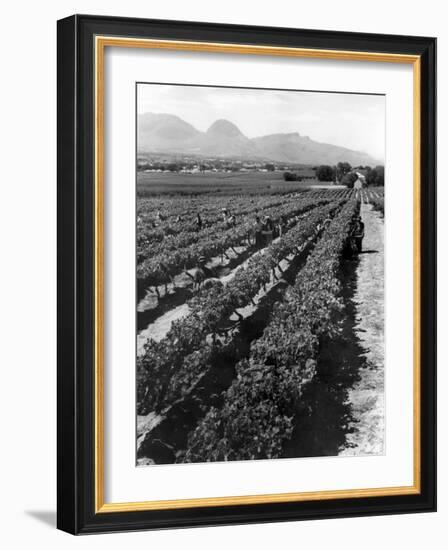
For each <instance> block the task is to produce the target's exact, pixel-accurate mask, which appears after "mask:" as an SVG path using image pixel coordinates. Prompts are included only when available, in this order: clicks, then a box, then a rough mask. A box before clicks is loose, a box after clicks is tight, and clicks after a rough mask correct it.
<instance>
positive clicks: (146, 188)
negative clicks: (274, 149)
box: [137, 172, 319, 196]
mask: <svg viewBox="0 0 448 550" xmlns="http://www.w3.org/2000/svg"><path fill="white" fill-rule="evenodd" d="M318 183H319V182H318V181H317V180H306V181H303V182H295V181H292V182H285V181H284V179H283V172H235V173H224V172H213V173H209V172H206V173H204V174H178V173H175V172H157V173H154V172H150V173H148V172H139V173H138V174H137V193H138V195H139V196H150V195H166V194H168V195H179V194H184V195H191V194H203V193H223V194H225V195H227V194H235V193H244V194H260V193H286V192H290V191H294V190H296V189H297V190H302V189H306V188H307V187H311V186H314V185H316V184H318Z"/></svg>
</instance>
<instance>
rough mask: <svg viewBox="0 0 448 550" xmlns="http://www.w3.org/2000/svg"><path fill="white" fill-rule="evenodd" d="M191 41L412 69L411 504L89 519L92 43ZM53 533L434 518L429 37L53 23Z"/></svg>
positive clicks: (297, 505) (125, 22)
mask: <svg viewBox="0 0 448 550" xmlns="http://www.w3.org/2000/svg"><path fill="white" fill-rule="evenodd" d="M97 35H111V36H121V37H123V36H124V37H141V38H155V39H164V40H194V41H204V42H214V43H226V44H229V43H231V44H238V43H244V44H253V45H260V46H282V47H295V48H310V49H326V50H328V49H330V50H344V51H356V52H360V51H362V52H383V53H392V54H412V55H417V56H420V59H421V90H420V94H421V95H420V97H421V135H420V142H421V164H420V166H421V173H420V176H421V177H420V181H421V189H420V193H421V209H420V216H421V258H420V259H421V326H420V330H421V357H420V360H421V365H422V368H421V380H420V386H421V417H420V424H421V448H420V457H421V491H420V493H419V494H412V495H395V496H378V497H362V498H344V499H333V500H314V501H302V502H282V503H281V502H279V503H269V504H266V503H265V504H250V505H234V506H211V507H204V508H188V509H169V510H151V511H148V510H147V511H123V512H111V513H100V514H99V513H96V512H95V506H94V501H95V465H94V461H95V454H94V453H95V434H94V414H95V413H94V409H95V391H94V360H95V359H94V356H95V353H94V303H95V296H94V286H95V285H94V260H95V257H94V255H95V247H94V230H95V219H94V216H95V210H94V201H95V186H94V173H95V158H94V149H95V147H94V131H95V120H94V101H95V97H94V55H93V44H94V39H95V36H97ZM57 68H58V90H57V98H58V107H57V114H58V127H57V131H58V168H57V176H58V247H57V251H58V267H57V269H58V271H57V277H58V336H57V337H58V387H57V390H58V400H57V408H58V410H57V416H58V428H57V435H58V447H57V452H58V471H57V482H58V492H57V500H58V505H57V509H58V511H57V525H58V528H59V529H62V530H64V531H67V532H69V533H73V534H82V533H100V532H112V531H129V530H140V529H162V528H175V527H193V526H210V525H230V524H241V523H261V522H273V521H276V522H277V521H291V520H305V519H322V518H337V517H354V516H370V515H385V514H401V513H411V512H431V511H435V510H436V391H435V390H436V39H435V38H429V37H412V36H393V35H382V34H360V33H347V32H336V31H318V30H303V29H288V28H269V27H253V26H241V25H222V24H215V23H192V22H184V21H161V20H142V19H131V18H124V17H101V16H90V15H74V16H71V17H68V18H66V19H62V20H60V21H58V61H57Z"/></svg>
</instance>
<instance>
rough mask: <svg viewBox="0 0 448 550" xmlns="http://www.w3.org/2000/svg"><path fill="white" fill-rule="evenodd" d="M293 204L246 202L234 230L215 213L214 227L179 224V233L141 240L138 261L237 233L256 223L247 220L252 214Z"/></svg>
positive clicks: (269, 212)
mask: <svg viewBox="0 0 448 550" xmlns="http://www.w3.org/2000/svg"><path fill="white" fill-rule="evenodd" d="M288 204H291V199H290V198H289V197H288V198H287V199H283V200H280V201H275V202H270V203H269V204H267V205H264V206H258V205H256V203H255V204H249V203H248V202H246V204H245V207H244V208H241V209H240V210H238V211H237V212H236V213H235V216H236V224H235V226H233V227H232V228H229V226H228V225H227V222H223V221H217V220H216V217H217V213H216V212H215V217H214V222H215V223H214V225H210V226H208V227H204V228H202V229H201V230H197V228H196V227H195V226H194V224H192V223H191V222H181V223H179V224H178V228H177V231H176V232H175V233H172V234H170V235H165V237H164V238H163V239H160V240H152V241H150V240H147V239H145V238H143V239H142V238H140V239H139V241H138V243H137V261H138V262H142V261H144V260H145V259H146V258H149V257H155V256H159V255H161V254H166V253H167V252H169V251H172V250H177V249H179V248H185V247H187V246H190V245H192V244H195V243H198V242H200V241H201V240H203V239H210V238H215V236H216V235H217V234H220V233H223V232H225V233H231V232H232V231H233V232H235V230H236V229H237V228H239V227H240V226H241V225H242V224H243V223H246V224H247V223H249V224H252V225H253V223H254V221H253V219H252V220H249V221H248V220H247V216H248V215H250V214H252V215H253V217H255V214H256V213H257V214H258V215H260V216H264V215H269V216H270V215H272V214H273V213H274V212H276V210H277V209H278V208H279V207H284V206H286V205H288Z"/></svg>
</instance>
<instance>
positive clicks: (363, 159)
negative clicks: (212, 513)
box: [136, 83, 385, 466]
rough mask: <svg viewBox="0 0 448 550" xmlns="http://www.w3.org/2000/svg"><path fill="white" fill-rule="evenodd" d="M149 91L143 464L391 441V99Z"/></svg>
mask: <svg viewBox="0 0 448 550" xmlns="http://www.w3.org/2000/svg"><path fill="white" fill-rule="evenodd" d="M136 98H137V101H136V103H137V105H136V108H137V114H136V116H137V121H136V124H137V151H136V155H137V158H136V172H137V173H136V186H137V193H136V196H137V205H136V208H137V227H136V242H137V244H136V276H137V282H136V288H137V313H136V315H137V332H138V333H137V372H136V375H137V464H138V465H139V466H144V465H154V464H174V463H185V462H210V461H217V462H223V461H240V460H254V459H279V458H299V457H321V456H335V457H336V456H341V455H345V456H365V455H382V454H383V453H384V451H385V443H384V442H385V433H384V430H385V418H384V416H385V411H384V377H385V365H384V170H385V167H384V156H385V138H384V136H385V97H384V96H383V95H370V94H356V93H350V94H347V93H330V92H323V91H302V90H272V89H245V88H229V87H207V86H185V85H175V84H153V83H138V84H137V90H136Z"/></svg>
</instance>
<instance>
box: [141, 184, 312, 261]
mask: <svg viewBox="0 0 448 550" xmlns="http://www.w3.org/2000/svg"><path fill="white" fill-rule="evenodd" d="M304 195H305V193H304ZM288 200H291V196H290V195H284V196H276V197H257V198H256V199H254V198H250V199H249V198H247V197H245V198H244V199H241V200H239V201H238V202H234V203H231V205H229V203H223V202H222V201H221V202H216V201H215V200H213V201H210V203H206V204H207V206H202V207H201V208H192V209H191V211H189V210H187V211H183V212H182V214H178V215H180V216H181V221H176V222H175V219H176V217H177V216H173V215H170V216H169V218H168V219H167V220H166V221H164V222H159V224H158V226H157V227H153V225H152V224H153V222H152V219H151V218H152V214H149V213H148V214H147V215H146V216H145V215H144V214H143V212H144V211H147V212H148V209H149V208H150V204H146V205H145V207H141V209H140V214H139V215H138V222H137V223H138V245H140V246H141V247H144V246H148V245H153V244H156V243H161V242H162V241H166V240H167V239H168V238H169V237H170V236H173V235H178V234H180V233H190V234H194V235H196V234H198V233H199V234H200V233H201V232H203V231H204V230H206V229H207V228H210V227H211V226H213V227H215V229H218V228H219V229H222V228H224V227H226V224H225V222H222V221H219V222H218V223H216V222H217V217H218V216H220V214H221V209H222V208H223V207H226V208H228V210H229V211H230V212H232V213H233V214H235V216H236V217H237V219H240V217H241V216H244V215H247V214H251V213H254V212H256V211H257V210H258V211H263V210H265V209H267V208H271V207H274V206H280V205H281V204H284V203H285V202H287V201H288ZM149 212H152V210H151V211H149ZM198 212H200V214H201V218H202V222H203V229H202V230H200V231H198V229H197V226H196V224H195V223H194V220H195V216H196V214H197V213H198ZM147 255H149V254H147Z"/></svg>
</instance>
